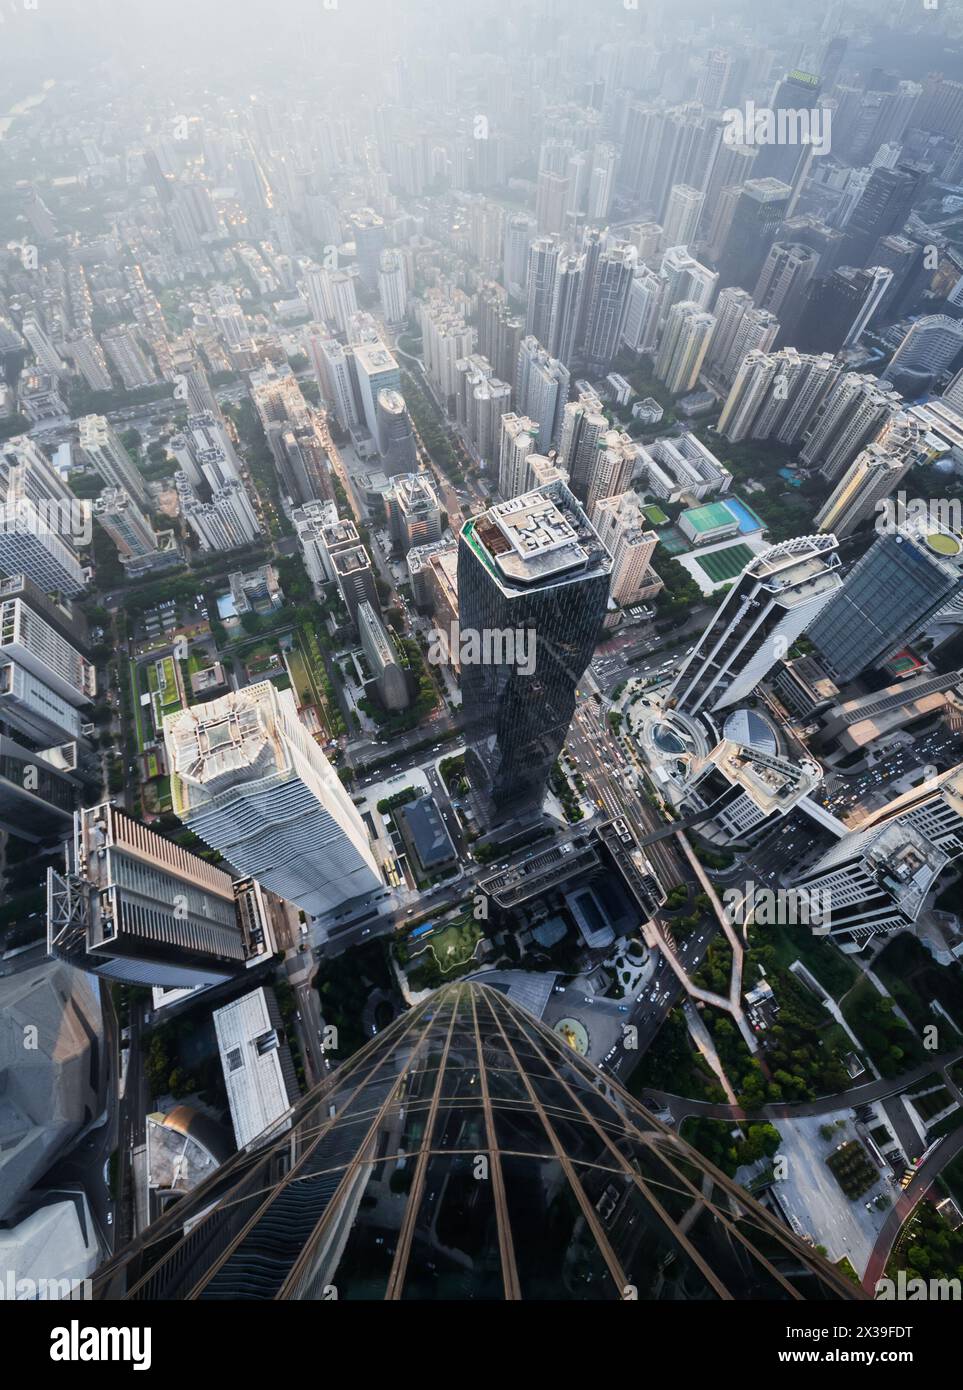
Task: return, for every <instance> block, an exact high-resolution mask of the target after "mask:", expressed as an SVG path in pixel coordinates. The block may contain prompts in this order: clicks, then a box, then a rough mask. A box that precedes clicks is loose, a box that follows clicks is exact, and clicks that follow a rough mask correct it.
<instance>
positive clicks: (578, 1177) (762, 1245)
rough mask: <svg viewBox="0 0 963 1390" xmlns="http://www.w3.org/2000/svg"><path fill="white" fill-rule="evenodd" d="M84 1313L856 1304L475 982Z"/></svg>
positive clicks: (161, 1234) (112, 1270) (169, 1230)
mask: <svg viewBox="0 0 963 1390" xmlns="http://www.w3.org/2000/svg"><path fill="white" fill-rule="evenodd" d="M95 1296H98V1297H101V1298H108V1299H110V1298H128V1299H147V1300H150V1299H286V1298H296V1299H331V1298H335V1297H336V1298H342V1299H343V1298H351V1299H412V1300H416V1299H466V1300H467V1299H600V1300H603V1299H625V1298H636V1297H637V1298H639V1299H707V1300H711V1299H733V1298H736V1299H773V1298H776V1299H803V1298H856V1297H859V1296H860V1295H859V1292H858V1290H856V1289H855V1288H854V1287H853V1286H852V1285H851V1284H849V1283H848V1282H847V1281H846V1280H845V1279H843V1278H841V1276H840V1275H839V1274H837V1272H836V1271H835V1270H834V1269H833V1268H832V1267H831V1266H830V1265H828V1264H827V1263H826V1262H825V1261H824V1260H822V1259H821V1257H820V1256H819V1255H817V1254H816V1253H815V1252H814V1251H813V1250H812V1249H810V1248H809V1247H808V1246H806V1245H805V1244H804V1243H803V1242H802V1241H800V1240H799V1239H797V1237H796V1236H795V1235H794V1234H793V1233H792V1232H791V1231H789V1230H787V1229H786V1228H785V1227H784V1226H782V1225H781V1224H780V1222H779V1221H777V1220H776V1219H775V1218H774V1217H773V1216H771V1215H770V1214H769V1213H768V1212H767V1211H765V1210H764V1209H763V1208H762V1207H761V1206H760V1205H759V1204H758V1203H757V1202H756V1201H755V1200H754V1199H753V1198H751V1197H749V1196H748V1195H747V1194H746V1193H745V1192H743V1191H742V1190H741V1189H740V1188H739V1187H738V1186H737V1185H736V1184H735V1183H733V1182H732V1181H730V1180H729V1179H728V1178H726V1177H725V1176H724V1175H723V1174H722V1173H720V1172H719V1171H718V1169H716V1168H714V1167H713V1165H712V1164H711V1163H709V1162H708V1161H707V1160H706V1159H704V1158H703V1157H702V1156H701V1155H700V1154H698V1153H696V1152H695V1151H694V1150H693V1149H691V1148H690V1147H689V1146H688V1145H687V1144H686V1143H685V1142H684V1141H683V1140H681V1139H680V1138H679V1136H678V1135H677V1134H674V1133H673V1132H672V1131H671V1130H669V1129H667V1128H666V1127H665V1126H664V1125H661V1124H659V1123H658V1121H657V1120H655V1119H654V1118H653V1117H652V1116H650V1115H649V1114H648V1113H647V1112H646V1111H645V1110H643V1109H641V1108H640V1107H639V1106H638V1105H636V1104H635V1102H634V1101H633V1100H632V1099H631V1098H630V1097H629V1096H628V1095H627V1093H626V1092H625V1091H623V1090H622V1088H621V1087H620V1086H618V1085H617V1084H616V1083H614V1082H612V1081H611V1080H610V1079H609V1078H608V1077H603V1076H602V1075H601V1074H600V1073H599V1072H598V1071H597V1070H595V1069H593V1068H592V1067H591V1066H590V1065H589V1064H588V1063H587V1062H585V1061H583V1060H582V1059H581V1058H580V1057H578V1056H577V1055H576V1054H575V1053H574V1052H573V1051H572V1050H571V1049H570V1048H569V1047H568V1046H567V1044H565V1043H564V1042H563V1041H562V1040H561V1039H560V1038H559V1037H557V1036H556V1035H555V1034H554V1033H552V1032H550V1031H549V1030H548V1029H547V1028H546V1027H545V1026H544V1025H543V1024H541V1023H540V1022H539V1021H538V1020H537V1019H535V1018H534V1017H533V1016H532V1015H531V1014H529V1013H528V1012H527V1011H526V1010H525V1009H523V1008H521V1007H520V1006H519V1005H517V1004H516V1003H514V1002H512V1001H511V1000H509V999H508V998H507V997H506V996H505V995H503V994H501V993H499V992H497V991H496V990H494V989H490V988H487V987H485V986H483V985H480V984H475V983H470V982H469V983H462V984H453V985H448V986H446V987H445V988H443V989H442V990H440V991H438V992H437V993H436V994H434V995H432V996H431V997H430V998H429V999H428V1000H426V1001H425V1002H424V1003H422V1004H420V1005H418V1006H417V1007H416V1008H414V1009H412V1010H411V1011H410V1012H409V1013H406V1014H404V1015H403V1016H402V1017H401V1018H399V1019H397V1020H396V1021H395V1022H394V1023H393V1024H392V1025H391V1027H390V1028H388V1029H386V1031H385V1032H383V1033H382V1034H380V1035H379V1036H378V1037H376V1038H373V1039H372V1040H371V1041H370V1042H369V1043H368V1044H367V1045H366V1046H365V1047H363V1048H362V1049H361V1051H360V1052H357V1053H356V1054H355V1055H354V1056H353V1057H351V1058H350V1059H349V1060H348V1061H347V1062H345V1063H344V1064H343V1065H342V1066H341V1067H340V1068H339V1069H338V1070H337V1071H336V1072H333V1073H332V1074H331V1076H330V1077H328V1078H327V1079H326V1080H325V1081H324V1082H322V1083H320V1085H319V1086H318V1087H316V1088H315V1089H314V1090H313V1091H312V1092H311V1093H310V1094H309V1095H307V1096H305V1097H304V1099H303V1100H301V1101H300V1102H299V1103H298V1105H296V1106H295V1107H294V1108H293V1109H292V1111H291V1113H290V1117H289V1120H288V1122H287V1124H286V1126H285V1127H284V1129H283V1131H282V1132H281V1133H279V1132H278V1128H277V1127H274V1128H273V1129H272V1132H271V1136H270V1138H265V1139H263V1140H261V1141H257V1142H255V1143H254V1144H253V1145H251V1146H249V1148H248V1149H246V1150H244V1151H242V1152H241V1153H239V1154H237V1155H236V1156H235V1157H234V1158H232V1159H231V1160H230V1161H229V1162H228V1163H226V1164H225V1165H224V1166H223V1167H222V1168H220V1169H219V1170H218V1171H217V1173H215V1174H214V1175H213V1176H212V1177H211V1178H209V1179H208V1180H207V1181H206V1182H204V1183H203V1184H202V1185H201V1186H200V1187H198V1188H196V1189H195V1190H194V1191H193V1192H192V1193H190V1194H189V1195H188V1196H186V1197H184V1198H182V1199H181V1201H180V1202H179V1203H178V1204H177V1205H176V1206H175V1207H174V1208H173V1209H172V1210H171V1211H170V1212H168V1213H166V1214H165V1215H164V1216H163V1217H161V1218H160V1220H158V1221H157V1222H155V1223H154V1224H153V1225H152V1226H150V1227H148V1228H147V1230H146V1231H145V1232H143V1234H142V1235H141V1236H140V1237H139V1238H138V1239H137V1240H136V1241H134V1243H133V1244H132V1245H130V1246H128V1247H127V1248H126V1249H125V1250H123V1251H121V1252H120V1253H119V1254H117V1255H116V1256H115V1257H114V1258H113V1260H111V1261H110V1263H109V1264H107V1265H106V1266H105V1267H104V1268H103V1270H102V1271H101V1273H100V1274H99V1276H98V1277H97V1279H96V1281H95Z"/></svg>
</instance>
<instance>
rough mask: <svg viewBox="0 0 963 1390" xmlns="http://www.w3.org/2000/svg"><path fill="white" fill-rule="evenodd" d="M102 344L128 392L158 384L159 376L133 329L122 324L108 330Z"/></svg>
mask: <svg viewBox="0 0 963 1390" xmlns="http://www.w3.org/2000/svg"><path fill="white" fill-rule="evenodd" d="M101 342H102V343H103V345H104V351H105V352H106V353H107V356H108V357H109V358H110V360H111V363H112V364H113V367H114V370H115V371H116V373H117V375H118V376H119V377H120V379H121V381H122V382H123V385H124V389H125V390H126V391H136V390H138V389H139V388H140V387H142V386H153V385H155V384H156V382H157V374H156V373H155V371H154V369H153V367H152V366H151V365H150V363H149V362H148V360H147V358H146V356H145V355H144V351H143V349H142V348H141V346H140V344H139V343H138V341H137V339H136V337H135V336H134V330H133V329H132V328H131V327H129V326H128V325H127V324H120V325H119V326H118V327H117V328H107V329H105V330H104V332H103V334H102V335H101Z"/></svg>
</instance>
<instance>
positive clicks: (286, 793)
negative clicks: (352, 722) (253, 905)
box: [164, 681, 382, 916]
mask: <svg viewBox="0 0 963 1390" xmlns="http://www.w3.org/2000/svg"><path fill="white" fill-rule="evenodd" d="M164 740H165V744H166V748H167V763H168V767H169V768H170V775H171V797H172V800H173V804H174V813H175V815H177V816H178V817H179V818H180V819H181V820H182V821H183V822H184V823H185V824H186V825H188V826H189V827H190V829H191V830H193V831H194V833H195V834H196V835H199V836H200V838H201V839H202V840H203V841H204V842H205V844H208V845H210V846H211V848H212V849H217V850H219V851H220V852H221V854H222V855H223V856H224V858H225V859H226V860H227V861H228V863H230V864H232V865H233V866H234V867H235V868H236V869H237V870H238V871H239V872H240V873H241V874H244V875H250V876H251V877H253V878H256V879H257V880H258V882H259V883H261V885H262V886H263V887H264V888H267V889H269V890H270V891H271V892H273V893H277V895H278V896H279V897H282V898H286V899H287V900H288V901H289V902H292V903H294V904H295V905H296V906H297V907H300V908H301V909H303V911H304V912H305V913H307V914H308V915H309V916H320V915H323V914H327V913H330V912H332V911H334V910H336V909H337V908H340V907H343V906H344V905H345V904H346V903H348V902H350V901H352V900H353V899H356V898H359V897H363V896H366V895H368V894H370V893H373V892H375V891H376V890H377V889H378V888H379V887H380V886H381V883H382V879H381V874H380V872H379V869H378V865H377V862H376V860H375V858H374V855H373V853H372V851H371V846H370V844H369V841H368V835H367V832H366V831H365V828H364V824H363V822H362V820H361V816H360V815H359V813H358V810H357V807H356V806H355V805H354V803H353V801H352V800H351V797H350V795H349V793H348V791H347V790H346V788H345V787H344V786H343V784H342V782H341V780H340V778H339V777H338V776H337V774H336V772H335V771H334V769H333V768H332V766H331V764H330V763H329V762H328V760H327V758H326V757H325V756H324V754H323V753H322V751H321V749H320V748H319V746H318V744H317V743H316V742H315V741H314V739H313V738H312V737H311V735H310V734H309V733H308V731H307V729H306V728H305V726H304V725H303V724H302V723H301V721H300V719H299V718H298V713H297V705H296V704H295V700H294V696H293V694H292V693H291V691H290V690H282V691H279V690H278V689H277V688H276V687H275V686H274V685H273V684H272V683H271V682H270V681H263V682H261V683H259V684H257V685H251V686H247V687H246V688H245V689H244V690H240V691H236V692H235V693H233V694H231V695H225V696H222V697H221V698H220V699H218V700H212V701H210V702H209V703H207V704H205V705H198V706H195V707H192V708H191V709H187V710H181V711H179V712H178V713H176V714H172V715H167V716H166V718H165V720H164Z"/></svg>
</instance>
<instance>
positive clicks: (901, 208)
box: [842, 165, 925, 266]
mask: <svg viewBox="0 0 963 1390" xmlns="http://www.w3.org/2000/svg"><path fill="white" fill-rule="evenodd" d="M924 181H925V175H924V173H923V171H922V170H921V169H916V168H913V167H911V166H909V165H899V166H898V167H897V168H895V169H886V168H878V169H874V170H873V172H872V173H871V174H870V176H869V179H868V181H867V183H866V187H865V188H864V189H863V192H862V196H861V197H860V199H859V202H858V203H857V204H856V206H855V208H854V209H853V212H852V215H851V216H850V218H849V221H848V222H847V223H846V240H845V242H844V244H843V248H842V259H843V261H844V263H845V264H846V265H850V266H864V265H870V264H872V263H873V261H872V258H873V252H874V251H875V249H876V245H877V243H878V242H879V241H880V240H881V239H882V238H883V237H886V236H890V235H891V234H894V233H895V234H897V235H898V234H900V233H901V232H902V231H903V228H904V227H905V225H906V222H907V221H908V219H909V215H910V212H911V211H912V208H913V203H914V201H915V200H916V197H917V195H918V194H919V192H920V190H921V188H922V186H923V183H924Z"/></svg>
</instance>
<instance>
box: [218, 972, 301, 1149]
mask: <svg viewBox="0 0 963 1390" xmlns="http://www.w3.org/2000/svg"><path fill="white" fill-rule="evenodd" d="M272 1002H273V1001H271V1002H269V998H268V995H267V992H266V991H265V990H263V989H255V990H252V991H251V992H250V994H243V995H242V996H241V998H240V999H235V1000H233V1001H232V1002H231V1003H230V1004H225V1006H224V1007H223V1008H222V1009H215V1010H214V1031H215V1033H216V1034H217V1048H218V1051H219V1052H220V1054H221V1066H222V1067H223V1069H224V1084H225V1087H226V1088H227V1099H228V1104H229V1105H230V1107H231V1123H232V1124H233V1126H234V1137H235V1139H236V1140H237V1146H238V1148H239V1149H243V1147H244V1146H245V1144H249V1143H250V1142H251V1140H252V1139H257V1137H258V1136H259V1135H264V1134H265V1132H266V1131H270V1130H273V1129H275V1128H276V1127H277V1126H278V1123H279V1122H280V1121H282V1120H283V1119H284V1116H285V1115H286V1113H287V1111H288V1108H289V1106H290V1105H291V1102H292V1101H293V1100H296V1099H297V1095H298V1092H297V1088H296V1085H294V1086H292V1081H293V1068H292V1067H291V1063H290V1054H289V1053H288V1049H287V1045H286V1044H285V1043H284V1041H283V1036H282V1034H281V1032H280V1028H279V1023H280V1020H279V1018H278V1014H277V1008H276V1006H274V1007H272ZM282 1048H283V1052H282ZM286 1063H287V1065H286ZM286 1073H287V1074H286Z"/></svg>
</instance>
